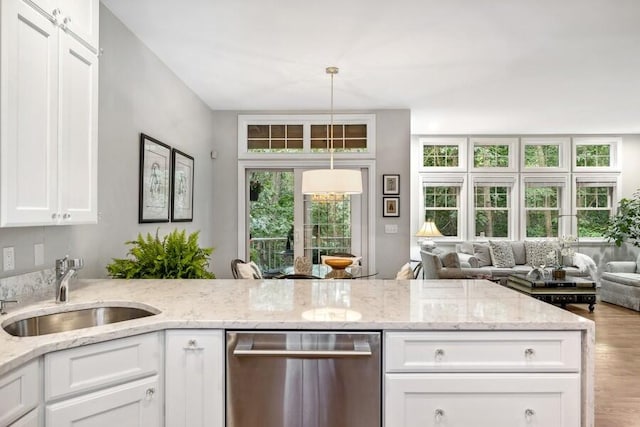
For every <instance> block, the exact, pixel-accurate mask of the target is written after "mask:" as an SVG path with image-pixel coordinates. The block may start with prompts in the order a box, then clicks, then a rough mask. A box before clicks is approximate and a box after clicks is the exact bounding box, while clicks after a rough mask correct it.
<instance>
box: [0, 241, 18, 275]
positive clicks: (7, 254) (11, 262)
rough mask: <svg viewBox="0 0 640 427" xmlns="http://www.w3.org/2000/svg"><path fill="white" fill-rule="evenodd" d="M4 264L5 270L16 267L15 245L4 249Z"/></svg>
mask: <svg viewBox="0 0 640 427" xmlns="http://www.w3.org/2000/svg"><path fill="white" fill-rule="evenodd" d="M2 264H3V266H4V271H9V270H13V269H15V268H16V255H15V252H14V250H13V246H11V247H8V248H3V249H2Z"/></svg>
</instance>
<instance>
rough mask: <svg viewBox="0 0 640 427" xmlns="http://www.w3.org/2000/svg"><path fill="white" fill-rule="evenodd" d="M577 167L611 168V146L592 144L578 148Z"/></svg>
mask: <svg viewBox="0 0 640 427" xmlns="http://www.w3.org/2000/svg"><path fill="white" fill-rule="evenodd" d="M576 166H578V167H608V166H611V146H610V145H609V144H592V145H591V144H590V145H578V146H576Z"/></svg>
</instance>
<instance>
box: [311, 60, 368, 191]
mask: <svg viewBox="0 0 640 427" xmlns="http://www.w3.org/2000/svg"><path fill="white" fill-rule="evenodd" d="M326 72H327V74H329V75H331V120H330V123H329V162H330V163H329V169H312V170H308V171H304V172H303V173H302V194H318V195H326V194H361V193H362V174H361V173H360V171H359V170H350V169H334V168H333V76H334V75H336V74H338V68H337V67H327V69H326Z"/></svg>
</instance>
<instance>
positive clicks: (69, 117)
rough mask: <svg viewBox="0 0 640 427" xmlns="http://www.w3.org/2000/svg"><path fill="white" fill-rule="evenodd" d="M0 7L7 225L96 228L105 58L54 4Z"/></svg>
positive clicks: (0, 216) (1, 186) (20, 1)
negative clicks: (65, 22)
mask: <svg viewBox="0 0 640 427" xmlns="http://www.w3.org/2000/svg"><path fill="white" fill-rule="evenodd" d="M0 1H1V3H0V8H1V9H0V19H1V22H0V24H1V25H0V226H2V227H15V226H31V225H57V224H64V225H67V224H87V223H95V222H97V194H96V193H97V178H98V175H97V147H98V133H97V132H98V58H97V56H96V54H95V53H94V52H92V51H91V50H90V49H89V48H88V47H87V45H86V43H80V42H79V40H78V39H77V38H76V37H75V36H74V37H72V36H70V35H69V34H68V33H67V32H66V31H65V30H64V29H63V28H62V27H61V24H60V22H59V21H58V20H56V19H53V18H52V16H49V15H47V14H46V13H43V8H44V6H47V4H48V3H50V2H49V1H47V0H38V2H36V3H37V6H38V7H35V6H34V4H33V3H31V2H29V1H25V0H0ZM70 3H73V4H76V3H83V4H84V3H87V4H88V3H95V5H94V6H93V7H94V8H95V10H97V7H98V1H97V0H82V1H71V2H70ZM56 14H57V12H56ZM96 22H97V21H96Z"/></svg>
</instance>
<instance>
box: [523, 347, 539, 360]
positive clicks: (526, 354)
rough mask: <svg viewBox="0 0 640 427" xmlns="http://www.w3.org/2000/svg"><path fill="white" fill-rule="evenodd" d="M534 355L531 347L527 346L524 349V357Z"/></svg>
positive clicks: (529, 357)
mask: <svg viewBox="0 0 640 427" xmlns="http://www.w3.org/2000/svg"><path fill="white" fill-rule="evenodd" d="M535 355H536V351H535V350H534V349H532V348H528V349H526V350H525V351H524V357H526V358H527V359H531V358H532V357H533V356H535Z"/></svg>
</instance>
